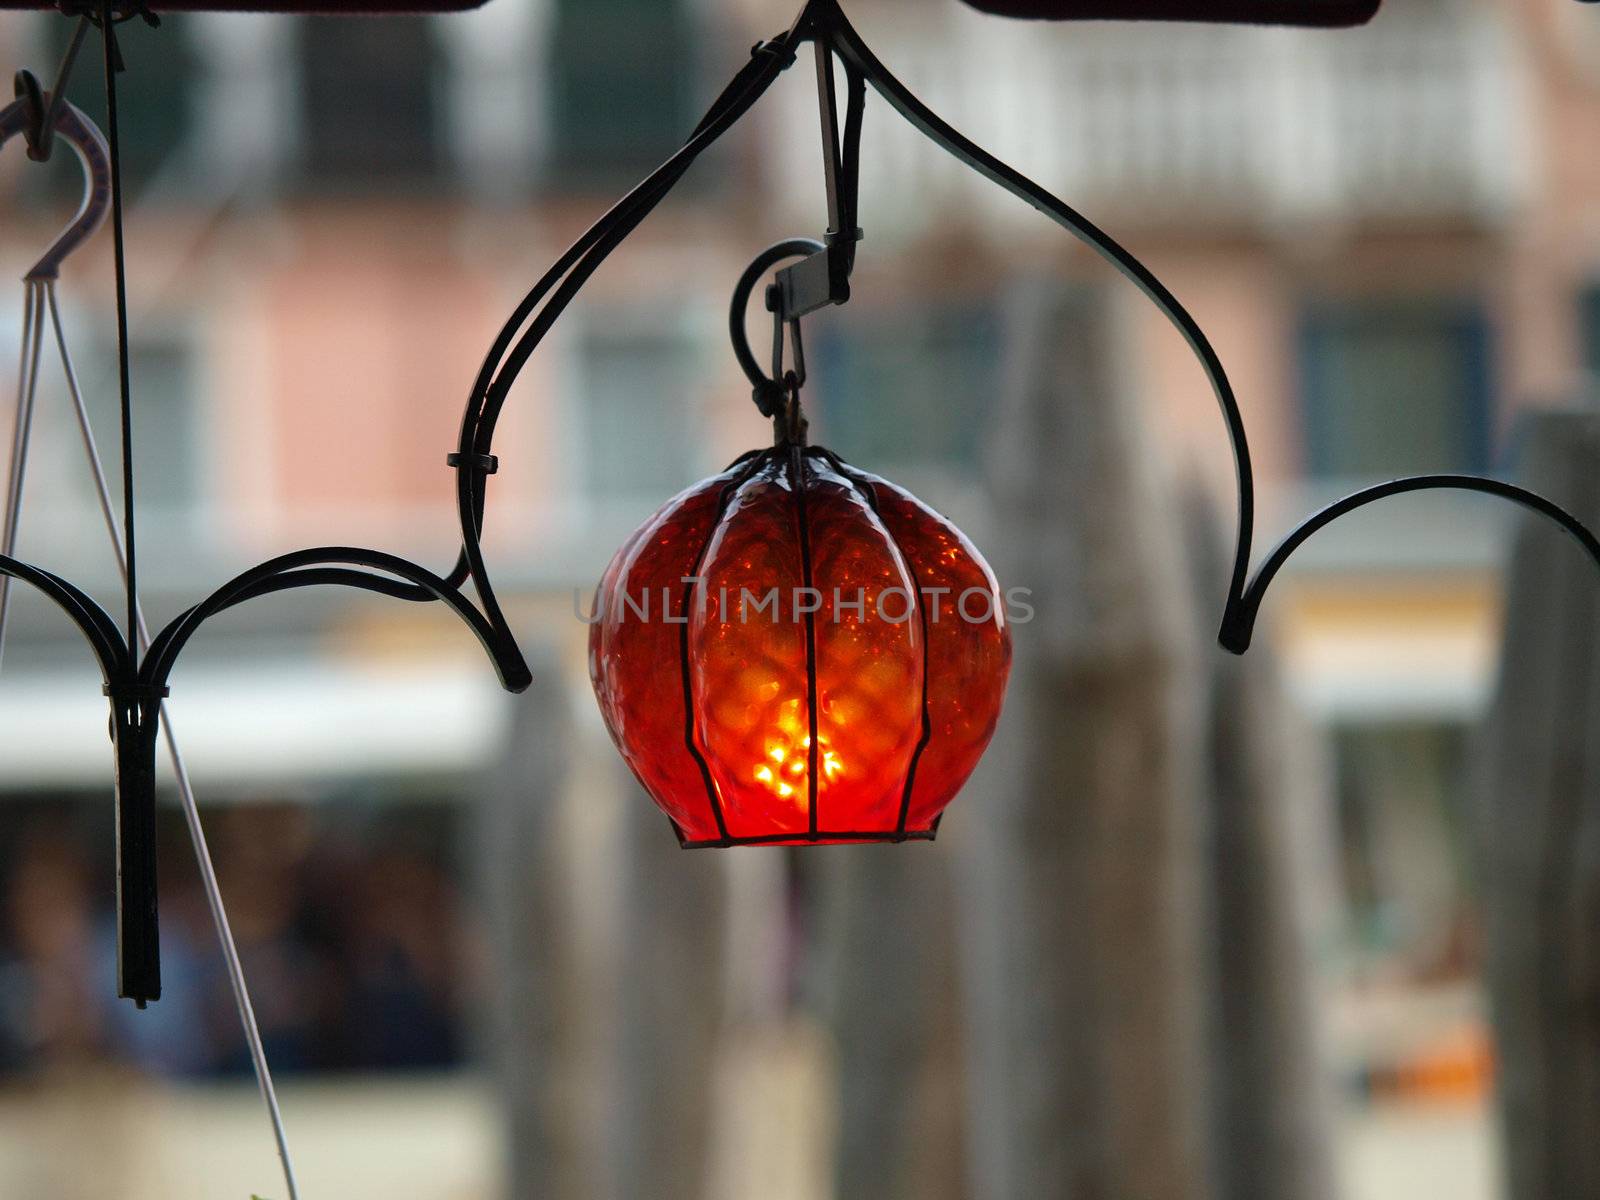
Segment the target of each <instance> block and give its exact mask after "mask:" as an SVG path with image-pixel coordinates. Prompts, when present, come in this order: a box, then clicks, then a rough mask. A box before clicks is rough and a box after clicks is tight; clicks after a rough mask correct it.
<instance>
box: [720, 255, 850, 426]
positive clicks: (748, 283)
mask: <svg viewBox="0 0 1600 1200" xmlns="http://www.w3.org/2000/svg"><path fill="white" fill-rule="evenodd" d="M826 249H827V247H826V246H825V245H823V244H822V243H821V242H819V241H817V240H816V239H815V238H788V239H786V240H784V241H781V242H778V243H776V244H774V245H771V246H768V247H767V248H766V249H765V250H763V251H762V252H761V253H760V254H758V255H757V256H756V258H755V261H754V262H752V263H751V264H750V265H749V266H748V267H746V268H745V269H744V274H743V275H741V276H739V282H738V283H737V284H735V285H734V289H733V304H732V306H731V307H730V309H729V312H728V336H729V338H730V339H731V340H732V341H733V356H734V357H735V358H736V359H738V360H739V368H740V369H741V370H742V371H743V372H744V373H745V378H747V379H749V380H750V384H751V387H752V389H753V392H752V398H753V399H754V400H755V403H756V407H757V408H758V409H760V410H761V415H762V416H764V417H771V416H775V415H776V414H777V412H778V410H779V408H780V407H781V406H782V404H783V380H782V379H775V378H773V377H772V376H770V375H768V374H767V373H766V372H765V371H763V370H762V369H761V364H760V363H758V362H757V361H756V356H755V354H754V353H753V352H752V351H751V349H750V339H749V337H748V336H747V335H746V333H745V328H744V322H745V313H746V311H747V310H748V309H749V306H750V296H751V294H752V293H753V292H754V291H755V290H756V284H758V283H759V282H761V279H762V277H763V276H764V275H766V273H767V272H768V271H770V270H772V268H773V267H775V266H777V265H778V264H779V263H781V262H783V261H784V260H785V259H790V258H809V257H810V256H811V255H813V254H817V253H820V252H821V251H824V250H826ZM781 332H782V331H781V330H780V331H779V333H780V336H781Z"/></svg>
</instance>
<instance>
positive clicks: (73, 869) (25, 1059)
mask: <svg viewBox="0 0 1600 1200" xmlns="http://www.w3.org/2000/svg"><path fill="white" fill-rule="evenodd" d="M96 924H97V923H96V915H95V905H94V899H93V892H92V891H91V888H90V884H89V874H88V866H87V864H86V863H85V861H84V856H83V854H82V852H81V850H80V849H79V847H78V846H77V845H76V843H75V842H74V840H73V839H72V838H70V837H69V836H67V835H66V834H64V833H61V832H59V831H55V830H42V829H41V830H35V831H30V832H29V833H28V834H26V835H25V836H24V837H23V838H22V840H21V842H20V843H19V846H18V849H17V853H16V854H15V857H14V863H13V867H12V871H11V876H10V878H9V879H8V880H7V881H6V886H5V937H6V946H5V959H4V963H3V965H0V1066H3V1067H4V1068H5V1069H7V1070H8V1071H21V1072H28V1073H33V1072H42V1071H46V1070H49V1069H51V1068H54V1067H66V1066H73V1065H81V1064H83V1063H86V1062H93V1061H96V1060H99V1059H102V1058H103V1057H105V1055H106V1051H107V1030H106V1024H105V1020H104V1014H105V1011H106V1010H105V1006H104V1004H103V1003H101V1002H100V987H101V978H102V971H101V964H102V961H103V960H102V957H101V954H102V950H101V945H100V938H99V936H98V932H97V928H96Z"/></svg>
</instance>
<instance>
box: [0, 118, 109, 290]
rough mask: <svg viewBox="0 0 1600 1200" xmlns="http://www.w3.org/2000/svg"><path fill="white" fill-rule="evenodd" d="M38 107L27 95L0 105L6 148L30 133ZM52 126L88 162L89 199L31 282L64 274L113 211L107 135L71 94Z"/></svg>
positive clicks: (85, 198)
mask: <svg viewBox="0 0 1600 1200" xmlns="http://www.w3.org/2000/svg"><path fill="white" fill-rule="evenodd" d="M46 99H48V97H47V98H46ZM34 112H35V108H34V103H33V102H32V101H31V100H30V98H29V97H26V96H24V97H22V98H21V99H18V100H14V101H12V102H11V103H10V104H8V105H6V107H5V108H3V109H0V147H4V145H5V144H6V142H8V141H9V140H10V139H12V138H14V137H16V136H17V135H18V134H22V135H24V136H26V135H27V134H28V132H29V130H30V129H31V128H32V126H33V120H34ZM51 125H52V129H51V132H52V134H53V135H54V136H55V137H59V138H60V139H61V140H62V141H64V142H66V143H67V145H69V146H71V147H72V150H73V153H75V154H76V155H77V156H78V161H79V162H80V163H82V164H83V177H84V178H83V202H82V203H81V204H80V205H78V211H77V213H76V214H75V215H74V216H73V218H72V220H71V221H70V222H69V223H68V224H67V227H66V228H65V229H63V230H62V231H61V235H60V236H59V237H57V238H56V240H55V241H54V242H52V243H51V245H50V248H49V249H48V250H46V251H45V252H44V257H43V258H41V259H40V260H39V261H38V262H36V263H34V264H33V267H32V269H31V270H29V271H28V273H27V274H26V275H25V276H23V278H24V279H25V280H28V281H29V282H39V281H44V280H52V279H55V278H56V277H57V276H58V275H60V273H61V264H62V263H63V262H64V261H66V259H67V257H68V256H69V255H70V254H71V253H72V252H73V251H74V250H76V249H77V248H78V247H79V246H81V245H83V244H84V243H85V242H86V241H88V240H89V239H90V238H91V237H93V236H94V234H95V231H96V230H98V229H99V228H100V226H101V224H103V223H104V221H105V219H106V215H107V214H108V213H109V212H110V211H111V150H110V147H108V146H107V145H106V139H105V136H104V135H103V134H102V133H101V132H100V130H99V129H98V128H96V126H95V124H94V122H92V121H91V120H89V118H88V117H86V116H84V115H83V112H82V110H80V109H79V108H78V107H77V106H76V105H74V104H72V103H70V102H69V101H67V100H65V99H63V100H61V101H60V102H59V103H58V104H57V105H56V106H55V117H54V119H53V120H52V122H51Z"/></svg>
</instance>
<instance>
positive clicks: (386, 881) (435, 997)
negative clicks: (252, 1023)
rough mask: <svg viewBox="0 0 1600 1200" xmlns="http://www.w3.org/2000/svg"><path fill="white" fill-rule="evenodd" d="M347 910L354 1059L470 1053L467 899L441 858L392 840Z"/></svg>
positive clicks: (452, 1058) (400, 1060)
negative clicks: (463, 937)
mask: <svg viewBox="0 0 1600 1200" xmlns="http://www.w3.org/2000/svg"><path fill="white" fill-rule="evenodd" d="M354 895H355V896H356V897H357V903H355V904H354V905H351V906H349V907H348V908H347V909H346V910H345V914H344V915H345V918H346V927H345V931H344V932H345V936H346V938H347V939H348V940H347V945H346V958H345V961H346V962H347V963H348V965H349V975H348V979H347V983H348V989H349V990H348V1007H347V1008H346V1010H345V1013H344V1017H345V1025H344V1037H343V1038H342V1039H341V1041H342V1043H343V1045H344V1046H345V1048H346V1050H347V1052H348V1053H349V1055H350V1065H351V1066H353V1067H357V1068H363V1069H369V1070H370V1069H384V1068H387V1069H400V1070H443V1069H446V1068H449V1067H453V1066H456V1065H458V1064H459V1062H460V1060H461V1054H462V1048H461V1042H462V1038H461V1032H460V1025H461V1007H462V1005H461V1000H462V995H463V991H464V988H463V986H462V982H461V979H460V975H461V967H462V958H461V956H460V955H459V954H458V953H457V952H456V933H457V929H458V927H459V925H460V919H461V916H460V914H461V902H460V897H459V896H458V895H457V892H456V889H455V887H454V886H453V885H452V883H451V882H450V880H449V879H448V878H447V877H446V875H445V872H444V871H443V870H442V869H441V868H440V867H439V866H438V864H437V863H435V862H433V861H431V860H430V859H429V858H428V857H427V856H426V855H425V854H423V853H419V852H416V851H413V850H410V849H408V848H405V847H403V846H390V847H387V848H385V849H384V850H382V851H381V852H379V853H378V854H376V855H374V856H372V857H371V858H370V859H369V860H368V861H367V862H366V863H365V864H364V865H363V866H362V868H361V877H360V878H359V880H358V881H357V886H356V888H355V890H354Z"/></svg>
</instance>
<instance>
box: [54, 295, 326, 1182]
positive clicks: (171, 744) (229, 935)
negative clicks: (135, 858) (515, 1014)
mask: <svg viewBox="0 0 1600 1200" xmlns="http://www.w3.org/2000/svg"><path fill="white" fill-rule="evenodd" d="M44 294H45V299H46V301H47V302H48V304H49V310H50V324H51V327H52V329H53V330H54V332H55V340H56V347H57V349H58V350H59V351H60V352H61V367H62V370H63V371H64V372H65V373H66V377H67V390H68V391H69V392H70V393H71V395H72V407H73V410H74V411H75V412H76V414H77V418H78V430H79V432H80V433H81V434H82V435H83V449H84V453H85V454H86V455H87V456H88V459H89V467H90V469H91V470H92V471H93V472H94V485H95V491H96V492H97V493H98V495H99V497H100V512H101V515H102V516H103V517H104V518H105V523H106V532H107V533H109V534H110V535H111V546H112V550H113V552H114V553H115V554H116V556H117V566H118V569H119V570H120V571H121V572H122V575H123V579H124V581H126V579H127V572H128V562H127V559H126V557H124V554H123V549H122V531H121V527H120V526H119V525H118V523H117V512H116V507H115V505H114V503H113V502H112V499H111V487H110V485H109V483H107V481H106V472H105V466H104V464H103V463H102V461H101V459H100V449H99V447H98V445H96V443H95V438H94V428H93V426H92V425H91V424H90V422H89V411H88V409H87V408H86V407H85V406H84V403H83V393H82V391H81V390H80V389H79V387H78V373H77V371H76V370H75V369H74V368H73V365H72V355H71V353H70V352H69V351H68V349H67V338H66V334H65V332H64V331H63V329H62V326H61V310H60V308H59V306H58V305H57V304H56V289H55V283H54V281H51V282H49V283H47V284H45V286H44ZM41 324H42V323H41ZM37 341H38V337H37V335H36V336H35V344H37ZM35 362H37V354H35ZM137 613H138V625H139V642H140V645H141V647H142V648H143V649H145V650H148V649H149V648H150V630H149V627H148V626H147V625H146V624H145V619H144V609H143V607H142V606H140V607H139V608H138V609H137ZM161 728H162V731H163V732H164V734H165V736H166V742H167V752H168V753H169V754H170V755H171V757H172V770H173V774H174V775H175V776H176V777H177V781H178V799H179V801H180V802H181V804H182V807H183V819H184V821H185V822H186V823H187V824H188V826H189V839H190V840H191V841H192V842H193V843H194V856H195V861H196V863H197V864H198V865H199V868H200V883H201V886H202V887H203V888H204V889H205V894H206V903H207V905H209V906H210V909H211V919H212V921H213V922H214V923H215V924H216V927H217V940H218V941H220V942H221V943H222V957H223V958H224V959H225V960H226V962H227V965H228V982H229V983H230V984H231V985H232V987H233V999H234V1002H235V1003H236V1004H237V1006H238V1009H239V1023H240V1024H241V1025H243V1026H244V1037H245V1041H246V1042H247V1043H248V1044H249V1047H250V1061H251V1063H252V1065H253V1066H254V1067H255V1073H256V1082H257V1083H258V1084H259V1085H260V1086H261V1099H262V1101H263V1102H264V1103H265V1104H266V1106H267V1116H268V1118H269V1119H270V1120H271V1122H272V1136H273V1139H274V1140H275V1141H276V1142H277V1145H278V1160H279V1161H280V1162H281V1163H282V1164H283V1182H284V1185H285V1186H286V1187H287V1188H288V1189H289V1200H300V1191H299V1188H298V1187H297V1186H296V1184H295V1175H294V1163H293V1161H292V1159H291V1158H290V1155H289V1139H288V1135H287V1134H286V1133H285V1132H284V1128H283V1113H282V1111H281V1110H280V1109H279V1108H278V1093H277V1090H276V1089H275V1088H274V1087H273V1085H272V1069H271V1068H270V1067H269V1066H268V1065H267V1052H266V1049H265V1047H264V1046H263V1045H262V1043H261V1028H260V1026H259V1025H258V1024H257V1023H256V1013H255V1007H254V1006H253V1005H252V1004H251V1003H250V988H249V986H248V985H247V984H246V982H245V977H244V967H243V966H242V965H241V964H240V962H239V947H238V945H237V944H236V943H235V942H234V940H233V929H232V927H231V926H230V925H229V924H228V912H227V909H226V908H225V907H224V905H223V903H222V889H221V888H220V887H219V886H218V885H217V873H216V869H215V868H214V867H213V866H212V862H211V850H210V848H209V847H208V846H207V844H206V834H205V829H204V828H203V827H202V826H201V824H200V809H199V806H198V805H197V804H196V803H195V798H194V788H193V787H192V786H191V784H190V782H189V769H188V767H187V765H186V764H185V763H184V760H183V753H182V751H180V750H179V748H178V738H177V734H175V733H174V732H173V729H172V719H171V717H170V715H169V714H168V712H167V706H166V704H165V703H163V704H162V705H161Z"/></svg>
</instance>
